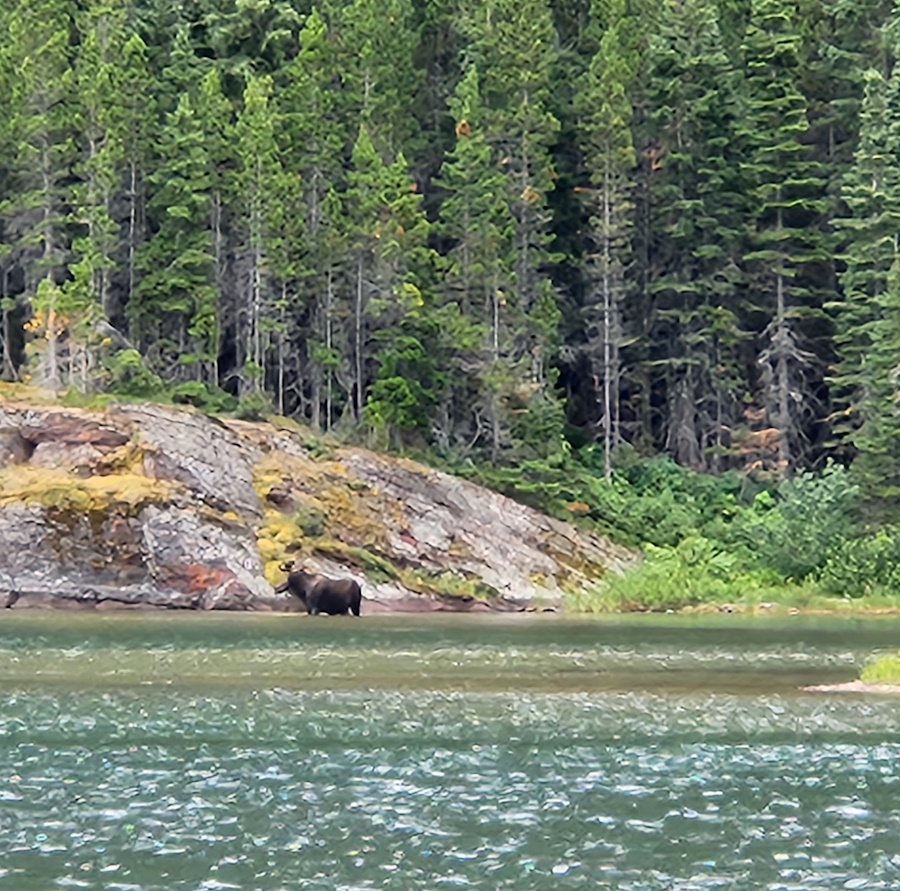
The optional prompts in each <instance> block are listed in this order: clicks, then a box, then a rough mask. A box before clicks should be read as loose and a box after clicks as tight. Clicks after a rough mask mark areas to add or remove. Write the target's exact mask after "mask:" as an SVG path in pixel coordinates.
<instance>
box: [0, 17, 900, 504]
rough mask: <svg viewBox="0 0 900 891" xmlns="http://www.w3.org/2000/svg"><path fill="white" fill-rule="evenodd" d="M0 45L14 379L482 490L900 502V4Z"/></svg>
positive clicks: (281, 28) (5, 334)
mask: <svg viewBox="0 0 900 891" xmlns="http://www.w3.org/2000/svg"><path fill="white" fill-rule="evenodd" d="M0 22H2V24H3V26H4V33H6V34H7V39H6V40H5V41H4V42H3V46H2V48H0V106H2V114H0V146H2V149H0V299H2V303H0V306H2V338H0V339H2V374H3V377H4V378H6V379H10V380H31V381H33V382H37V383H41V384H42V385H45V386H50V387H54V388H57V389H60V390H64V389H70V390H75V391H80V392H82V393H92V392H93V393H96V392H103V391H108V392H116V393H121V394H125V395H131V396H141V395H145V396H153V395H154V394H157V393H158V394H162V393H166V394H168V395H169V397H170V398H171V397H174V398H176V399H180V400H182V401H187V402H193V403H195V404H199V405H205V406H208V407H213V408H214V407H215V406H216V405H218V404H225V403H227V402H228V401H229V400H230V401H232V402H235V401H236V402H237V403H238V404H239V405H241V406H243V407H244V408H245V409H247V410H251V409H253V408H254V407H256V408H257V409H259V410H263V409H265V408H271V409H274V410H276V411H278V412H280V413H282V414H287V415H291V416H294V417H297V418H298V419H301V420H303V421H304V422H307V423H310V424H312V425H313V426H315V427H318V428H320V429H323V430H335V429H337V430H345V431H346V430H351V431H352V430H356V431H360V432H365V433H367V434H368V435H369V436H370V438H371V437H374V438H375V441H378V442H380V443H381V444H383V445H387V446H396V447H406V448H421V449H426V448H427V449H429V450H431V452H432V453H433V454H437V455H443V456H444V457H445V458H446V459H447V460H455V461H463V460H467V459H468V460H472V461H481V462H488V463H490V464H491V465H492V466H494V467H503V466H507V467H510V466H521V464H522V463H523V462H528V461H547V460H553V459H554V456H558V455H565V454H567V453H570V452H571V451H572V450H573V449H575V450H576V451H577V450H579V449H582V448H585V447H590V448H593V449H594V452H593V454H595V455H596V456H597V457H596V458H595V459H593V460H594V461H595V465H596V467H595V469H596V471H597V473H598V474H605V475H607V476H609V474H610V471H611V463H612V462H613V460H614V459H615V456H616V454H617V449H618V450H619V452H621V453H623V454H636V455H644V456H647V455H653V454H664V455H668V456H670V457H671V459H672V460H674V462H676V463H677V464H679V465H681V466H682V467H685V468H690V469H692V470H697V471H703V472H714V473H722V472H725V471H728V470H735V469H737V470H745V471H746V470H750V471H754V472H756V473H760V474H769V475H770V476H771V477H773V478H775V477H783V476H790V475H791V473H793V472H795V471H798V470H802V469H803V468H817V467H822V466H824V464H825V462H826V460H827V459H828V458H835V459H837V460H838V461H839V462H841V463H843V464H849V463H850V462H853V464H854V467H855V468H856V472H857V473H858V474H859V476H858V481H859V482H860V484H862V485H863V486H868V487H869V488H870V490H872V491H875V490H877V491H878V492H879V493H880V494H881V495H886V496H893V495H894V494H895V493H896V492H900V488H898V486H900V460H898V459H900V437H898V433H900V416H898V413H897V401H898V398H900V397H898V393H900V382H898V379H900V371H898V368H900V364H898V359H897V356H896V351H897V349H898V348H900V253H898V251H900V241H898V239H900V98H898V91H900V67H895V65H894V59H895V55H896V53H895V44H896V43H897V41H898V40H900V30H898V25H900V11H897V10H894V9H893V8H892V3H891V2H889V0H790V2H789V0H671V2H663V3H660V2H658V0H321V2H318V3H316V4H315V5H312V4H311V3H310V2H307V0H186V2H175V0H8V2H6V3H4V4H3V8H2V10H0ZM895 190H896V191H895ZM591 444H596V445H593V446H591ZM623 450H624V451H623Z"/></svg>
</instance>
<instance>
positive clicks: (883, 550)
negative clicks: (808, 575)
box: [818, 526, 900, 598]
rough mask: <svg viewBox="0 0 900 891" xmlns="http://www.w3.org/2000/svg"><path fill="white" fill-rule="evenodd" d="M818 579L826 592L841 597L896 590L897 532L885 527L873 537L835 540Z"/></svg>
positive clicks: (899, 577) (899, 573) (899, 578)
mask: <svg viewBox="0 0 900 891" xmlns="http://www.w3.org/2000/svg"><path fill="white" fill-rule="evenodd" d="M818 580H819V583H820V584H821V585H822V588H823V589H824V590H825V591H827V592H828V593H830V594H838V595H841V596H844V597H852V598H858V597H865V596H867V595H869V594H886V593H896V592H897V591H900V529H898V528H897V527H896V526H888V527H885V528H884V529H879V530H878V531H877V532H876V533H875V534H874V535H868V536H865V537H862V538H845V539H841V540H839V541H837V542H836V543H835V544H834V545H833V546H832V547H831V548H830V549H829V551H828V554H827V556H826V558H825V561H824V565H823V566H822V568H821V570H820V571H819V574H818Z"/></svg>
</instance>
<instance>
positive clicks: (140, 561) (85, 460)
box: [0, 400, 634, 612]
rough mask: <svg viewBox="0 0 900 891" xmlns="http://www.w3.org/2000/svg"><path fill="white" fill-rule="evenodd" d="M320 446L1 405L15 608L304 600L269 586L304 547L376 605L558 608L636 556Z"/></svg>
mask: <svg viewBox="0 0 900 891" xmlns="http://www.w3.org/2000/svg"><path fill="white" fill-rule="evenodd" d="M310 442H311V440H309V438H308V434H305V433H303V432H302V431H300V430H296V429H287V430H285V429H276V428H275V427H272V426H270V425H267V424H249V423H245V422H237V421H228V422H222V421H218V420H215V419H211V418H208V417H206V416H203V415H200V414H198V413H197V412H194V411H192V410H179V409H176V408H168V407H162V406H131V405H122V406H116V407H114V408H112V409H109V410H107V411H86V410H78V409H66V408H61V407H60V408H58V407H54V406H49V407H34V406H31V405H22V404H18V403H11V402H3V401H2V400H0V609H3V608H12V609H21V608H36V607H48V606H49V607H57V608H61V607H80V608H93V609H110V608H119V609H125V608H136V607H160V608H168V609H232V610H246V609H276V610H296V609H299V608H300V605H299V603H298V602H296V601H295V600H294V599H293V598H292V597H291V596H290V595H289V594H281V595H276V594H275V592H274V590H273V588H272V586H271V585H270V584H269V582H268V581H266V575H268V578H269V579H273V578H275V576H276V575H277V574H278V572H279V569H278V567H279V565H280V564H281V561H282V560H284V559H286V558H288V557H289V556H291V555H294V556H300V557H301V558H302V561H305V562H306V564H307V566H308V567H309V568H310V569H312V570H313V571H317V572H322V573H324V574H326V575H330V576H333V577H341V576H344V577H354V578H356V579H357V580H358V581H359V582H360V584H361V586H362V588H363V594H364V597H365V598H366V599H367V601H368V604H366V603H364V606H363V611H364V612H366V611H376V610H378V609H414V610H432V609H454V610H471V609H506V610H516V609H524V608H530V607H534V606H549V607H558V606H560V604H561V595H562V590H563V588H565V587H577V586H580V585H583V584H584V583H586V582H587V581H588V580H590V579H591V578H596V577H597V576H598V575H601V574H602V573H603V572H604V571H613V572H620V571H622V570H623V569H624V568H626V567H627V566H628V565H630V564H631V563H632V562H633V560H634V555H632V554H631V553H630V552H628V551H626V550H625V549H623V548H618V547H616V546H614V545H612V544H610V543H609V542H607V541H605V540H603V539H601V538H599V537H597V536H592V535H589V534H585V533H583V532H580V531H579V530H577V529H575V528H574V527H573V526H570V525H568V524H566V523H561V522H559V521H556V520H553V519H551V518H549V517H546V516H544V515H542V514H540V513H539V512H537V511H534V510H532V509H530V508H528V507H525V506H523V505H521V504H518V503H516V502H514V501H512V500H510V499H508V498H505V497H503V496H502V495H498V494H496V493H493V492H489V491H487V490H484V489H481V488H480V487H478V486H475V485H473V484H471V483H468V482H466V481H464V480H461V479H458V478H456V477H452V476H449V475H447V474H443V473H438V472H436V471H433V470H430V469H428V468H425V467H423V466H421V465H418V464H414V463H413V462H409V461H403V460H398V459H392V458H387V457H384V456H379V455H375V454H373V453H371V452H368V451H365V450H362V449H347V448H336V447H334V446H329V447H327V448H326V447H323V446H322V444H321V443H319V442H318V441H316V447H315V448H312V447H311V445H310ZM257 489H258V490H259V491H260V492H262V493H263V495H264V496H265V501H264V503H261V501H260V497H259V496H258V495H257ZM264 545H265V547H264ZM298 547H299V548H300V550H301V553H300V554H299V555H298V554H297V551H296V549H297V548H298ZM261 553H265V561H264V560H263V558H262V557H261ZM467 591H474V592H475V593H474V594H471V595H467V594H465V592H467Z"/></svg>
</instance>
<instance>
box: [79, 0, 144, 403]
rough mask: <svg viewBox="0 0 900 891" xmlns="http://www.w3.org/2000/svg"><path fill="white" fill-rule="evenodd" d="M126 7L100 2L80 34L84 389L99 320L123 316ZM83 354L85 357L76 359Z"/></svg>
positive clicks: (115, 0) (84, 18)
mask: <svg viewBox="0 0 900 891" xmlns="http://www.w3.org/2000/svg"><path fill="white" fill-rule="evenodd" d="M125 13H126V10H125V7H124V4H123V3H122V2H121V0H93V2H92V3H90V4H89V5H88V6H87V7H86V8H85V9H83V10H82V11H81V13H80V15H79V16H78V17H77V20H76V23H77V26H78V29H79V33H80V42H79V47H78V53H77V56H76V58H75V64H74V73H75V82H74V91H75V109H76V114H77V124H78V130H79V132H80V133H81V135H82V140H81V142H82V144H81V152H80V155H81V160H80V162H79V163H78V164H77V165H76V167H75V171H76V173H77V174H78V175H79V179H80V182H79V183H78V184H77V185H76V187H75V188H74V189H73V198H72V210H71V213H70V220H71V223H72V229H73V233H74V234H73V238H72V249H73V253H74V257H73V261H72V264H71V270H70V271H71V279H70V280H69V281H67V282H66V283H65V285H64V287H63V292H64V294H65V296H66V298H67V299H66V303H67V310H68V315H69V316H70V324H69V341H70V353H72V354H73V355H71V357H70V358H71V360H73V361H77V364H78V366H79V370H80V375H79V377H78V385H79V386H80V387H81V388H82V389H83V390H86V389H87V388H88V387H89V385H90V383H89V371H90V368H91V366H92V365H93V364H94V354H95V347H96V346H97V345H98V342H99V341H100V340H101V339H102V336H103V335H102V333H98V332H97V326H96V322H97V321H98V320H100V321H102V322H103V323H108V322H109V320H110V319H112V318H114V317H115V316H116V315H117V308H116V306H115V305H114V301H113V291H112V270H113V268H114V266H115V255H116V252H117V241H118V225H117V221H116V220H115V219H114V216H113V214H114V208H113V204H114V200H115V197H116V193H117V190H118V186H119V176H120V171H121V165H122V161H123V158H124V143H125V127H126V126H127V123H128V122H127V116H126V110H125V106H124V105H123V102H122V96H123V93H122V90H121V69H120V60H121V57H122V54H123V47H124V44H125V40H126V32H125ZM75 353H77V356H76V355H74V354H75Z"/></svg>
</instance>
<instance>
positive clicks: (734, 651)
mask: <svg viewBox="0 0 900 891" xmlns="http://www.w3.org/2000/svg"><path fill="white" fill-rule="evenodd" d="M898 630H900V624H898V623H896V622H894V621H882V622H877V623H875V622H856V623H850V622H836V621H830V622H826V621H823V622H808V621H803V622H801V621H797V622H796V623H795V624H792V625H791V626H789V627H786V626H785V623H784V622H781V623H780V624H779V623H774V622H749V621H746V620H745V621H743V622H734V621H727V622H726V621H715V622H711V623H707V624H704V625H700V624H694V623H688V622H685V621H684V620H681V619H674V620H666V621H662V620H657V619H649V620H648V619H647V617H643V618H640V619H617V620H603V621H596V620H585V621H571V620H561V619H558V618H554V617H536V618H533V619H522V618H521V617H520V618H519V619H517V620H509V619H501V620H496V619H494V618H492V617H478V618H475V617H433V616H432V617H427V618H421V617H415V618H413V617H377V618H372V619H368V620H366V619H364V620H356V621H351V620H349V619H321V620H318V621H317V620H311V619H307V618H305V617H297V616H288V617H274V616H264V617H259V616H256V617H254V616H221V617H220V616H165V617H159V616H156V615H152V616H147V615H144V614H140V615H133V614H132V615H128V616H91V617H85V616H80V615H79V616H76V617H71V616H65V617H61V616H56V615H53V616H43V615H42V616H35V615H33V614H30V615H9V616H8V617H7V615H4V616H3V617H2V619H0V891H5V889H15V891H31V889H34V891H38V889H40V891H46V889H48V888H52V887H75V888H78V887H81V888H90V889H111V891H112V889H116V891H150V889H154V891H156V889H159V891H162V889H174V888H189V889H224V888H240V889H265V891H280V889H287V888H297V887H303V888H311V889H317V888H322V889H326V888H327V889H373V888H397V889H423V891H424V889H435V888H449V887H455V886H459V887H478V888H485V889H493V888H517V889H518V888H522V889H526V888H527V889H551V888H552V889H559V888H601V889H628V891H657V889H659V891H663V889H665V891H670V889H678V891H688V889H726V888H727V889H771V891H775V889H784V891H789V889H790V891H793V889H853V888H860V889H870V888H873V889H877V888H884V889H896V888H898V887H900V837H898V834H897V832H896V818H895V808H896V803H897V801H898V800H900V795H898V793H900V787H898V782H900V780H898V763H900V761H898V756H900V720H898V715H900V711H898V708H897V705H898V704H897V703H896V701H895V700H893V699H891V698H889V697H874V698H868V699H867V698H864V697H860V696H848V697H827V696H821V695H812V694H803V693H800V692H799V691H797V689H796V688H797V685H798V684H802V683H807V682H810V681H811V680H814V681H822V680H843V679H846V678H848V677H851V676H854V675H855V674H856V672H857V671H858V667H859V665H860V664H861V662H862V660H863V659H864V658H866V657H867V656H868V655H870V654H871V653H872V652H873V651H877V650H879V649H885V648H888V647H891V646H892V645H893V644H894V642H895V641H896V639H897V631H898Z"/></svg>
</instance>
